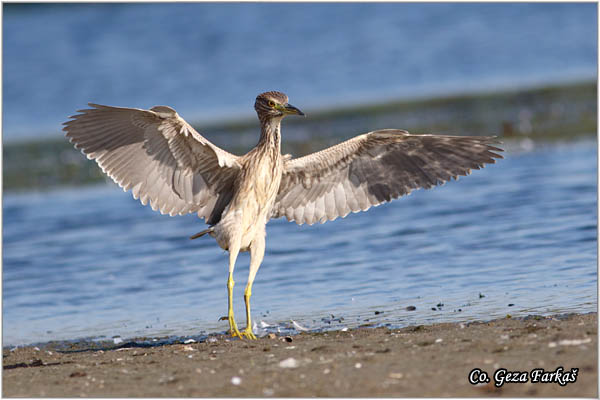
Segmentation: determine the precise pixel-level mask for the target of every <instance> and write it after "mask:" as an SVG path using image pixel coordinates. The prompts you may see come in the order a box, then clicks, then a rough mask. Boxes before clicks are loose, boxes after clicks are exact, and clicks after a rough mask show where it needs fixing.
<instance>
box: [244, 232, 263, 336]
mask: <svg viewBox="0 0 600 400" xmlns="http://www.w3.org/2000/svg"><path fill="white" fill-rule="evenodd" d="M264 255H265V232H264V231H262V232H260V233H258V234H257V235H256V237H255V238H254V240H253V241H252V246H251V247H250V272H249V274H248V284H247V285H246V290H245V291H244V302H245V303H246V329H244V331H243V332H242V335H244V336H245V337H247V338H248V339H256V336H255V335H254V333H253V332H252V319H251V315H250V296H252V283H253V282H254V278H255V277H256V273H257V272H258V268H259V267H260V263H261V262H262V260H263V257H264Z"/></svg>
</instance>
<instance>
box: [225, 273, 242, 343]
mask: <svg viewBox="0 0 600 400" xmlns="http://www.w3.org/2000/svg"><path fill="white" fill-rule="evenodd" d="M233 285H235V282H234V281H233V274H231V273H230V274H229V279H227V294H228V295H229V311H228V313H227V319H228V320H229V333H230V334H231V336H233V337H236V336H237V337H240V338H241V337H242V334H241V333H240V331H239V329H238V327H237V324H236V323H235V318H234V316H233Z"/></svg>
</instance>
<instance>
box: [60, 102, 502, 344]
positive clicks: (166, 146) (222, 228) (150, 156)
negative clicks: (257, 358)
mask: <svg viewBox="0 0 600 400" xmlns="http://www.w3.org/2000/svg"><path fill="white" fill-rule="evenodd" d="M90 106H91V107H92V108H91V109H86V110H81V111H79V112H80V114H77V115H75V116H72V117H71V118H72V119H71V120H69V121H68V122H65V124H64V125H65V128H64V131H66V132H67V133H66V136H67V137H68V138H69V139H70V141H71V142H72V143H74V144H75V147H76V148H77V149H81V150H82V152H83V153H84V154H86V155H87V157H88V158H89V159H92V160H96V162H97V163H98V165H99V166H100V167H101V168H102V171H104V172H105V173H106V174H108V175H109V176H110V177H111V178H112V179H113V180H114V181H115V182H116V183H118V184H119V186H121V187H122V188H123V190H131V191H132V193H133V197H134V198H136V199H140V201H141V202H142V204H144V205H146V204H148V203H150V206H151V207H152V209H153V210H159V211H160V212H161V213H162V214H169V215H176V214H181V215H183V214H187V213H197V214H198V217H200V218H204V219H205V221H206V223H207V224H208V225H209V228H208V229H206V230H204V231H202V232H200V233H198V234H196V235H194V236H192V239H194V238H197V237H200V236H202V235H204V234H206V233H208V234H209V235H210V236H212V237H214V238H215V239H216V241H217V243H218V244H219V246H221V247H222V248H223V249H225V250H228V251H229V278H228V280H227V292H228V297H229V310H228V315H227V318H226V319H228V320H229V328H230V333H231V334H232V335H233V336H238V337H240V338H241V337H247V338H250V339H256V337H255V336H254V333H253V332H252V323H251V316H250V296H251V295H252V282H253V281H254V278H255V276H256V272H257V271H258V268H259V267H260V264H261V262H262V260H263V256H264V252H265V225H266V224H267V222H268V221H269V220H270V219H271V218H278V217H282V216H285V217H286V218H287V219H288V221H294V222H296V223H297V224H300V225H301V224H304V223H308V224H313V223H315V222H317V221H318V222H321V223H323V222H326V221H331V220H334V219H336V218H338V217H345V216H346V215H347V214H348V213H350V212H358V211H365V210H367V209H369V208H370V207H371V206H376V205H379V204H381V203H384V202H387V201H391V200H392V199H396V198H398V197H400V196H403V195H406V194H408V193H410V192H411V191H412V190H413V189H418V188H425V189H428V188H431V187H433V186H436V185H439V184H443V183H444V182H446V181H448V180H451V179H452V178H454V179H457V178H458V176H459V175H468V174H469V173H470V172H471V169H479V168H481V167H483V166H484V165H485V164H486V163H494V162H495V160H494V158H502V156H500V155H499V154H496V153H494V151H502V149H500V148H498V147H495V146H494V144H497V143H500V142H498V141H496V139H495V138H494V137H486V136H481V137H475V136H472V137H469V136H440V135H411V134H409V133H408V132H406V131H403V130H398V129H384V130H379V131H373V132H369V133H365V134H363V135H359V136H356V137H354V138H352V139H350V140H347V141H345V142H342V143H340V144H338V145H336V146H333V147H330V148H328V149H325V150H321V151H319V152H317V153H314V154H310V155H307V156H305V157H300V158H292V157H291V156H289V155H285V156H283V155H281V151H280V146H281V120H282V119H283V117H285V116H286V115H304V114H303V113H302V112H301V111H300V110H299V109H297V108H296V107H294V106H292V105H290V104H289V103H288V97H287V96H286V95H285V94H283V93H281V92H266V93H262V94H260V95H259V96H258V97H257V98H256V103H255V104H254V108H255V110H256V113H257V114H258V119H259V120H260V124H261V135H260V139H259V141H258V144H257V145H256V147H254V148H253V149H252V150H250V152H248V153H247V154H246V155H243V156H239V157H238V156H235V155H233V154H231V153H228V152H226V151H225V150H222V149H220V148H219V147H217V146H215V145H214V144H212V143H211V142H209V141H208V140H206V139H205V138H204V137H203V136H202V135H200V134H199V133H198V132H197V131H196V130H195V129H194V128H192V126H191V125H189V124H188V123H187V122H186V121H184V120H183V118H181V117H180V116H179V115H178V114H177V113H176V112H175V110H173V109H172V108H170V107H166V106H156V107H153V108H151V109H150V110H141V109H135V108H120V107H110V106H102V105H97V104H90ZM240 251H250V272H249V275H248V284H247V285H246V290H245V291H244V301H245V303H246V320H247V325H246V329H245V330H244V331H242V332H240V331H239V329H238V327H237V325H236V323H235V318H234V315H233V285H234V281H233V270H234V267H235V261H236V259H237V256H238V253H239V252H240Z"/></svg>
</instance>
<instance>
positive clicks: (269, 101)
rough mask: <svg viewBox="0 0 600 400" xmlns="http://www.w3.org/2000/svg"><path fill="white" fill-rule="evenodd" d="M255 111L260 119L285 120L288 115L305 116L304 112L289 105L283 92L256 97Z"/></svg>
mask: <svg viewBox="0 0 600 400" xmlns="http://www.w3.org/2000/svg"><path fill="white" fill-rule="evenodd" d="M254 109H255V110H256V113H257V114H258V118H259V119H260V120H262V119H263V118H277V117H280V118H283V117H285V116H286V115H304V113H303V112H302V111H300V110H299V109H297V108H296V107H294V106H293V105H291V104H289V103H288V97H287V96H286V95H285V94H284V93H281V92H275V91H273V92H265V93H261V94H259V95H258V96H257V97H256V103H254Z"/></svg>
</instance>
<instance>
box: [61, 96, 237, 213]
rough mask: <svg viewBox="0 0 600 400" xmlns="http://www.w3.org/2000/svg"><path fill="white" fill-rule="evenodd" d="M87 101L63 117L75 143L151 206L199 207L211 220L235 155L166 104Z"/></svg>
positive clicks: (166, 208)
mask: <svg viewBox="0 0 600 400" xmlns="http://www.w3.org/2000/svg"><path fill="white" fill-rule="evenodd" d="M89 105H90V106H91V108H90V109H85V110H80V111H78V112H79V114H77V115H74V116H72V117H71V119H70V120H69V121H67V122H65V123H64V125H65V127H64V128H63V130H64V131H65V132H66V137H67V138H69V140H70V141H71V142H72V143H73V144H74V145H75V147H76V148H77V149H80V150H81V151H82V152H83V153H84V154H85V155H86V156H87V158H89V159H92V160H95V161H96V162H97V163H98V165H99V166H100V168H101V169H102V171H103V172H105V173H106V174H107V175H108V176H110V177H111V178H112V179H113V180H114V181H115V182H116V183H117V184H118V185H119V186H121V187H122V188H123V189H124V190H130V189H131V191H132V194H133V197H134V198H136V199H139V200H140V202H141V203H142V204H144V205H146V204H148V203H150V206H151V207H152V209H153V210H159V211H160V212H161V213H163V214H165V213H166V214H170V215H176V214H187V213H191V212H197V213H198V216H199V217H201V218H205V219H206V220H207V222H208V223H213V222H214V221H209V217H210V216H211V214H213V208H214V205H215V203H216V198H217V197H218V196H219V195H222V194H223V192H224V191H227V190H231V187H232V184H233V181H234V179H235V177H236V176H237V173H238V172H239V169H240V165H239V163H238V157H237V156H234V155H233V154H230V153H228V152H226V151H225V150H223V149H220V148H219V147H217V146H215V145H214V144H212V143H211V142H209V141H208V140H207V139H206V138H204V137H203V136H202V135H200V134H199V133H198V132H197V131H196V130H194V128H192V126H191V125H189V124H188V123H187V122H186V121H185V120H183V119H182V118H181V117H180V116H179V115H178V114H177V112H175V110H173V109H172V108H170V107H166V106H156V107H153V108H152V109H150V110H142V109H136V108H122V107H112V106H103V105H98V104H91V103H90V104H89ZM214 217H215V218H220V216H214Z"/></svg>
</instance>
